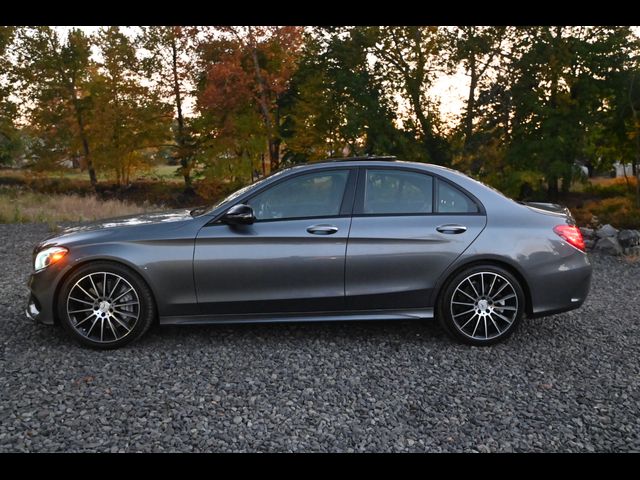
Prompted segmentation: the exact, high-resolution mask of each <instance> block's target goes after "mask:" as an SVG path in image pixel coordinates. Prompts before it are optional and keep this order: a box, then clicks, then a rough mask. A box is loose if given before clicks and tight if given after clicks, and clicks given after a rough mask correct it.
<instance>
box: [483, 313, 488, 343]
mask: <svg viewBox="0 0 640 480" xmlns="http://www.w3.org/2000/svg"><path fill="white" fill-rule="evenodd" d="M482 320H484V338H489V329H488V328H487V316H486V315H485V316H484V317H483V318H482Z"/></svg>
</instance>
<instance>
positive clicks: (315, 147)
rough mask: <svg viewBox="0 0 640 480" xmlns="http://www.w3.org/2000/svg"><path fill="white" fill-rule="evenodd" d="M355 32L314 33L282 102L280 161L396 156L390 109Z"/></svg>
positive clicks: (329, 30)
mask: <svg viewBox="0 0 640 480" xmlns="http://www.w3.org/2000/svg"><path fill="white" fill-rule="evenodd" d="M367 55H368V46H367V44H366V43H365V41H364V38H363V36H362V35H361V34H360V33H359V32H358V31H356V30H353V29H347V28H336V27H330V28H316V29H314V30H313V31H312V32H310V33H309V34H308V35H307V36H306V40H305V48H304V51H303V55H302V57H301V60H300V63H299V68H298V70H297V71H296V73H295V74H294V76H293V78H292V82H291V88H290V89H289V91H288V92H287V94H286V95H285V96H284V97H283V107H284V110H285V111H286V112H287V115H286V119H287V120H286V122H285V123H284V128H283V136H284V140H285V143H286V153H285V158H287V159H292V160H293V161H304V160H318V159H322V158H326V157H336V156H343V155H346V154H350V155H363V154H390V153H394V154H395V153H399V149H400V145H399V144H400V141H399V137H400V134H399V132H398V130H397V129H396V127H395V125H394V123H393V122H394V121H395V119H396V116H395V108H394V105H392V104H391V102H390V101H389V99H388V98H387V97H386V96H385V95H384V92H383V88H382V85H381V83H380V81H379V80H378V79H377V78H376V77H375V76H374V75H373V74H372V71H371V68H370V66H369V62H368V56H367Z"/></svg>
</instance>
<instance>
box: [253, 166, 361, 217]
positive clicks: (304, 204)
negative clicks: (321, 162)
mask: <svg viewBox="0 0 640 480" xmlns="http://www.w3.org/2000/svg"><path fill="white" fill-rule="evenodd" d="M348 176H349V171H348V170H334V171H329V172H327V171H323V172H314V173H308V174H306V175H300V176H297V177H295V178H292V179H290V180H285V181H283V182H281V183H279V184H277V185H274V186H273V187H271V188H269V189H267V190H265V191H264V192H262V193H259V194H257V195H256V196H255V197H253V198H251V199H250V200H249V201H248V202H247V203H248V204H249V205H251V207H252V208H253V211H254V214H255V216H256V219H257V220H275V219H288V218H307V217H332V216H336V215H339V214H340V206H341V205H342V197H343V196H344V191H345V186H346V184H347V178H348Z"/></svg>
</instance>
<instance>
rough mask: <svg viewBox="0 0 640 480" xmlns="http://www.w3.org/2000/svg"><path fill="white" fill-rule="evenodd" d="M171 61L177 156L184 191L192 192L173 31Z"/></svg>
mask: <svg viewBox="0 0 640 480" xmlns="http://www.w3.org/2000/svg"><path fill="white" fill-rule="evenodd" d="M171 61H172V73H173V95H174V98H175V102H176V111H177V115H178V133H177V135H176V143H177V144H178V157H179V158H180V166H181V167H182V176H183V177H184V191H185V193H192V192H193V182H192V180H191V168H192V165H191V158H190V156H189V154H188V153H187V151H186V139H185V132H184V116H183V114H182V96H181V95H180V79H179V77H178V46H177V45H176V37H175V32H174V34H173V35H172V36H171Z"/></svg>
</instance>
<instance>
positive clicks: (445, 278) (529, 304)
mask: <svg viewBox="0 0 640 480" xmlns="http://www.w3.org/2000/svg"><path fill="white" fill-rule="evenodd" d="M477 265H494V266H496V267H500V268H504V269H505V270H507V271H508V272H509V273H511V274H512V275H513V276H514V277H516V279H517V280H518V282H519V283H520V285H521V286H522V290H523V291H524V297H525V306H524V311H525V313H526V314H527V315H531V314H532V312H533V300H532V297H531V289H530V287H529V282H527V279H526V276H525V275H524V274H523V272H522V271H521V270H520V268H519V267H517V266H516V265H514V263H512V262H510V261H509V260H506V259H505V258H504V257H474V258H470V259H468V260H466V261H464V262H463V263H460V264H456V265H455V266H453V267H451V268H450V269H448V270H447V271H446V272H445V273H444V274H442V276H441V278H440V280H439V281H438V284H437V286H436V293H435V295H434V297H433V302H432V303H433V307H434V313H435V314H437V309H438V305H439V302H440V297H441V295H442V294H443V292H444V291H445V290H446V288H447V286H448V285H449V282H450V281H451V280H452V279H453V278H454V277H455V276H456V275H457V274H459V273H460V272H462V271H463V270H466V269H468V268H471V267H475V266H477Z"/></svg>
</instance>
